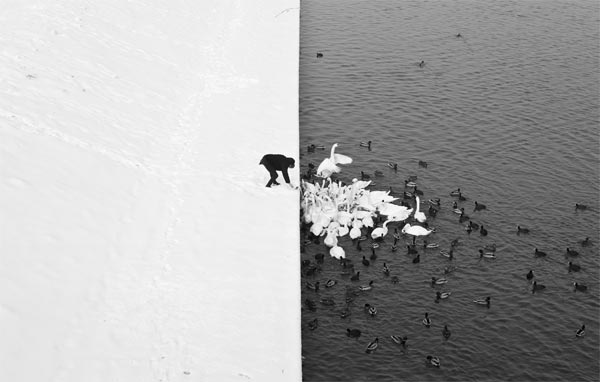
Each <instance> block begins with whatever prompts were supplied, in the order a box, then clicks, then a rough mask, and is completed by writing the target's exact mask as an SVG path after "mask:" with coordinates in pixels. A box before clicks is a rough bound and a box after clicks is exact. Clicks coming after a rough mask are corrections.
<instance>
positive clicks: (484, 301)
mask: <svg viewBox="0 0 600 382" xmlns="http://www.w3.org/2000/svg"><path fill="white" fill-rule="evenodd" d="M490 300H491V297H490V296H487V297H486V298H480V299H478V300H473V302H474V303H475V304H477V305H486V306H487V307H488V308H489V307H490Z"/></svg>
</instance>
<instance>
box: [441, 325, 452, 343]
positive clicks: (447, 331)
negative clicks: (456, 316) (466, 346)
mask: <svg viewBox="0 0 600 382" xmlns="http://www.w3.org/2000/svg"><path fill="white" fill-rule="evenodd" d="M451 335H452V333H451V332H450V329H448V325H444V329H442V336H444V339H446V340H447V339H448V338H450V336H451Z"/></svg>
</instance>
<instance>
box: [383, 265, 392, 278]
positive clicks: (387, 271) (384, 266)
mask: <svg viewBox="0 0 600 382" xmlns="http://www.w3.org/2000/svg"><path fill="white" fill-rule="evenodd" d="M383 273H384V274H385V275H386V276H389V275H390V268H389V267H388V266H387V264H386V263H383Z"/></svg>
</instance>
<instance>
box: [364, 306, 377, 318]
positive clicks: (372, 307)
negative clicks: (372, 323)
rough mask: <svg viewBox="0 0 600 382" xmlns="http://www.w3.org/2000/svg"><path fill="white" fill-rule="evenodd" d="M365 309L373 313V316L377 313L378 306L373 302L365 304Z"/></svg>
mask: <svg viewBox="0 0 600 382" xmlns="http://www.w3.org/2000/svg"><path fill="white" fill-rule="evenodd" d="M365 310H366V311H367V313H369V314H370V315H371V317H374V316H376V315H377V308H376V307H375V306H373V305H371V304H365Z"/></svg>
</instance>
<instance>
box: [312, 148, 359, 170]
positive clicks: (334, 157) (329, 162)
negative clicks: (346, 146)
mask: <svg viewBox="0 0 600 382" xmlns="http://www.w3.org/2000/svg"><path fill="white" fill-rule="evenodd" d="M337 146H338V144H337V143H334V144H333V146H331V155H330V156H329V158H325V159H323V162H321V164H320V165H319V167H318V168H317V176H320V177H323V178H329V177H331V174H334V173H337V172H340V171H341V169H340V168H339V167H338V166H337V165H338V164H350V163H352V158H350V157H349V156H346V155H342V154H336V153H335V148H336V147H337Z"/></svg>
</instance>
